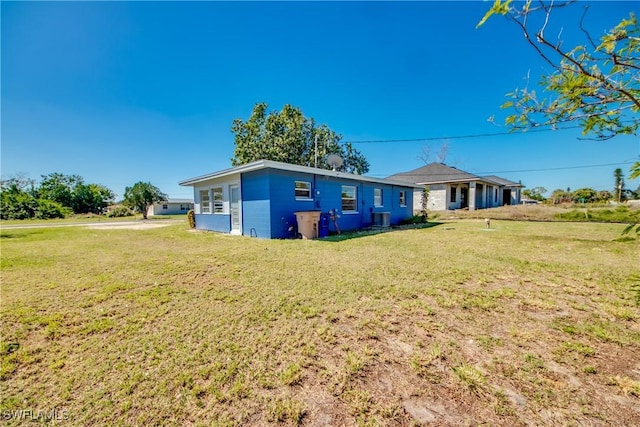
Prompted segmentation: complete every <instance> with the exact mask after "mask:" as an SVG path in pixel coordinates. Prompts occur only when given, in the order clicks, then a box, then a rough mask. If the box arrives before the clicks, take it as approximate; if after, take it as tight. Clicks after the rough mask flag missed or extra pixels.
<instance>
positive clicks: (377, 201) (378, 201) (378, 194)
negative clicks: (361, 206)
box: [373, 188, 382, 207]
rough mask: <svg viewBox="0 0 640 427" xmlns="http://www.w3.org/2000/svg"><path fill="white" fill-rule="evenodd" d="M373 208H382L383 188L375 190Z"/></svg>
mask: <svg viewBox="0 0 640 427" xmlns="http://www.w3.org/2000/svg"><path fill="white" fill-rule="evenodd" d="M373 206H376V207H380V206H382V188H374V189H373Z"/></svg>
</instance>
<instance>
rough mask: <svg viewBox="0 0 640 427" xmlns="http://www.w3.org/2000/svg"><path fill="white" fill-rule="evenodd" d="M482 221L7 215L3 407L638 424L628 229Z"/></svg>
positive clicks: (106, 421) (115, 421)
mask: <svg viewBox="0 0 640 427" xmlns="http://www.w3.org/2000/svg"><path fill="white" fill-rule="evenodd" d="M491 226H492V229H490V230H487V229H485V224H484V221H478V220H464V221H446V222H443V223H442V224H439V225H437V226H434V227H430V228H422V229H409V230H400V231H393V232H388V233H381V234H375V235H364V236H358V237H357V238H352V239H344V240H340V241H306V240H304V241H303V240H259V239H251V238H243V237H231V236H225V235H219V234H214V233H206V232H192V231H189V230H187V229H186V227H187V226H186V224H176V225H170V226H168V227H164V228H157V229H151V230H110V229H109V230H100V229H87V228H84V227H79V228H71V227H64V228H62V227H60V228H50V229H33V230H2V231H1V240H0V242H1V245H2V246H1V255H2V258H1V262H2V263H1V268H2V291H1V297H2V299H1V302H2V305H1V311H0V314H1V316H2V323H1V329H0V331H1V333H2V345H1V354H2V356H1V357H2V358H1V367H0V379H1V380H2V381H1V382H0V387H1V388H0V398H1V405H0V406H1V408H0V409H1V410H2V411H16V410H28V409H31V410H34V411H35V410H42V411H47V412H50V411H52V410H57V411H58V414H60V413H62V414H63V416H64V418H66V420H61V421H58V422H59V424H60V425H65V424H66V425H126V426H132V425H139V426H147V425H179V426H182V425H239V424H244V425H251V426H253V425H270V424H273V425H278V424H281V425H295V424H300V425H314V426H322V425H347V426H349V425H417V424H420V423H435V424H437V425H460V424H467V425H468V424H475V423H486V424H490V425H505V426H507V425H508V426H511V425H525V424H529V425H543V424H546V425H549V424H554V425H556V424H557V425H574V424H582V425H619V426H623V425H640V410H639V408H640V359H639V357H638V355H639V354H640V307H639V306H638V305H637V302H636V299H635V298H636V293H635V292H634V291H633V289H634V286H635V287H636V288H637V287H638V285H639V284H640V282H639V280H640V243H639V241H637V240H628V239H621V240H616V239H618V238H619V237H620V232H621V230H622V229H623V228H624V225H619V224H589V223H527V222H516V221H498V220H493V221H492V222H491ZM60 411H62V412H60ZM5 413H6V412H3V414H5ZM8 423H9V424H14V425H17V424H20V420H16V419H14V420H8Z"/></svg>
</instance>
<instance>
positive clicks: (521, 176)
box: [1, 1, 640, 197]
mask: <svg viewBox="0 0 640 427" xmlns="http://www.w3.org/2000/svg"><path fill="white" fill-rule="evenodd" d="M489 6H490V3H487V2H482V1H476V2H457V1H450V2H409V3H382V2H351V3H333V2H331V3H329V2H318V3H315V2H314V3H310V2H283V3H275V2H260V3H248V2H236V3H227V2H97V3H89V2H87V3H77V2H59V3H58V2H38V3H33V2H2V4H1V12H2V16H1V19H2V22H1V23H2V29H1V31H2V34H1V35H2V40H1V43H2V46H1V47H2V58H1V59H2V75H1V79H2V81H1V83H2V92H1V97H2V99H1V100H2V105H1V107H2V110H1V114H2V117H1V119H2V130H1V131H2V134H1V142H2V147H1V154H2V171H1V173H2V176H3V177H4V178H7V177H10V176H12V175H15V174H16V173H21V172H22V173H26V174H27V175H28V176H29V177H31V178H34V179H39V178H40V175H43V174H48V173H51V172H61V173H65V174H79V175H81V176H83V177H84V178H85V181H86V182H91V183H99V184H104V185H106V186H108V187H109V188H111V189H112V190H113V191H115V192H116V193H117V194H118V195H120V196H121V195H122V194H123V192H124V188H125V186H128V185H132V184H133V183H135V182H137V181H140V180H143V181H150V182H151V183H153V184H154V185H156V186H158V187H159V188H160V189H161V190H163V191H164V192H165V193H167V194H169V196H171V197H192V193H191V191H190V188H189V187H180V186H178V184H177V182H178V181H180V180H183V179H186V178H190V177H193V176H197V175H201V174H205V173H209V172H213V171H216V170H220V169H225V168H227V167H229V166H230V159H231V157H232V156H233V149H234V142H233V134H232V133H231V131H230V128H231V123H232V121H233V119H235V118H242V119H243V120H244V119H246V118H248V116H249V114H250V112H251V109H252V108H253V106H254V104H255V103H257V102H266V103H268V104H269V108H270V110H280V109H281V108H282V106H283V105H284V104H285V103H289V104H292V105H294V106H297V107H300V108H301V109H302V111H303V113H304V114H305V115H306V116H307V117H313V118H314V119H316V121H317V122H318V123H325V124H327V125H328V126H329V127H330V128H332V129H334V130H335V131H337V132H339V133H341V134H342V135H343V140H344V141H353V142H354V146H355V147H356V148H358V149H359V150H360V151H361V152H362V153H363V154H364V155H365V156H366V157H367V159H368V160H369V162H370V164H371V169H370V171H369V175H372V176H377V177H384V176H388V175H391V174H394V173H398V172H402V171H406V170H410V169H414V168H416V167H419V166H421V165H422V164H423V162H422V160H420V159H419V155H420V153H421V152H422V151H423V147H424V146H425V145H428V146H429V147H430V150H431V152H432V153H433V155H432V160H434V161H435V160H436V158H435V154H436V153H437V152H438V151H439V150H440V147H441V145H442V144H445V143H446V144H448V152H447V158H446V162H447V163H448V164H451V165H454V166H456V167H458V168H460V169H463V170H466V171H468V172H472V173H477V174H497V175H500V176H503V177H505V178H508V179H511V180H514V181H518V180H521V181H522V183H523V184H524V185H526V186H527V187H536V186H543V187H545V188H547V189H548V190H549V191H551V190H553V189H556V188H567V187H571V188H572V189H577V188H580V187H592V188H595V189H609V190H611V187H613V182H614V179H613V170H614V169H615V168H616V167H621V168H622V169H623V171H624V172H625V174H627V172H628V169H629V166H630V164H631V163H633V162H634V161H637V160H638V158H639V156H640V142H639V138H637V137H630V136H628V137H616V138H614V139H613V140H610V141H607V142H595V141H582V140H579V139H578V138H577V137H578V136H580V134H579V131H578V130H562V131H556V132H540V133H527V134H509V135H497V136H490V137H474V138H451V139H447V138H446V137H458V136H469V135H481V134H491V133H500V132H504V131H505V129H504V128H500V127H497V126H496V125H494V124H491V123H489V122H488V120H487V119H488V118H489V117H490V116H495V117H496V121H497V122H499V123H502V121H503V118H504V116H505V115H506V114H507V111H504V110H501V109H500V105H501V104H502V103H503V102H504V101H505V93H507V92H510V91H512V90H513V89H515V88H516V87H523V86H524V84H525V83H526V81H525V78H526V76H527V74H528V73H529V74H530V75H531V76H532V77H537V76H539V75H540V74H544V73H545V72H548V71H549V70H548V68H547V67H546V65H545V63H543V62H542V60H541V59H540V58H538V57H537V56H536V54H535V53H534V52H533V51H532V49H531V48H529V47H528V46H527V45H526V43H525V41H524V40H523V38H522V37H521V35H520V33H519V32H518V30H517V29H516V27H515V26H514V25H512V24H511V23H509V22H508V21H507V20H505V19H503V18H501V17H497V18H492V19H491V20H490V21H489V22H488V23H487V24H485V25H484V26H483V27H481V28H480V29H476V28H475V26H476V24H477V23H478V21H479V20H480V18H482V16H483V15H484V13H485V11H486V10H487V9H488V8H489ZM631 11H635V12H636V13H637V14H640V7H639V6H638V3H637V2H631V1H628V2H593V3H590V11H589V13H588V15H587V19H586V21H585V24H586V26H587V28H589V29H590V30H591V31H592V32H593V33H594V34H596V35H599V34H602V32H603V31H604V30H605V29H608V28H611V27H613V26H614V25H615V24H617V23H618V22H619V21H620V19H622V18H623V17H626V16H628V15H629V12H631ZM581 13H582V8H581V7H580V5H578V6H573V7H572V8H571V10H569V9H567V11H565V12H562V13H558V14H557V15H554V17H555V20H554V21H553V22H552V25H553V26H554V28H556V29H557V28H558V26H559V25H561V26H562V27H563V28H564V29H563V36H565V37H566V38H567V42H566V43H568V44H570V43H571V42H572V41H576V39H574V36H577V35H578V33H579V32H578V27H577V18H578V17H579V15H580V14H581ZM419 138H425V139H427V138H428V139H430V140H429V141H427V140H423V141H411V142H379V143H366V142H358V141H372V140H374V141H377V140H401V139H419ZM638 185H640V182H637V181H636V182H634V181H630V182H628V185H627V187H630V188H636V187H637V186H638Z"/></svg>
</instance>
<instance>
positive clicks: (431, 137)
mask: <svg viewBox="0 0 640 427" xmlns="http://www.w3.org/2000/svg"><path fill="white" fill-rule="evenodd" d="M580 127H582V126H567V127H562V128H556V129H529V130H527V131H524V132H495V133H476V134H471V135H454V136H429V137H426V138H409V139H372V140H360V141H354V140H345V142H348V143H351V144H377V143H382V142H418V141H438V140H441V139H469V138H485V137H488V136H501V135H517V134H522V133H537V132H553V131H559V130H565V129H577V128H580Z"/></svg>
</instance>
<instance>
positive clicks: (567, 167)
mask: <svg viewBox="0 0 640 427" xmlns="http://www.w3.org/2000/svg"><path fill="white" fill-rule="evenodd" d="M633 163H635V162H620V163H602V164H599V165H582V166H562V167H557V168H543V169H522V170H512V171H492V172H478V173H477V174H482V175H491V174H495V173H521V172H545V171H555V170H569V169H588V168H599V167H604V166H620V165H630V164H633Z"/></svg>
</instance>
